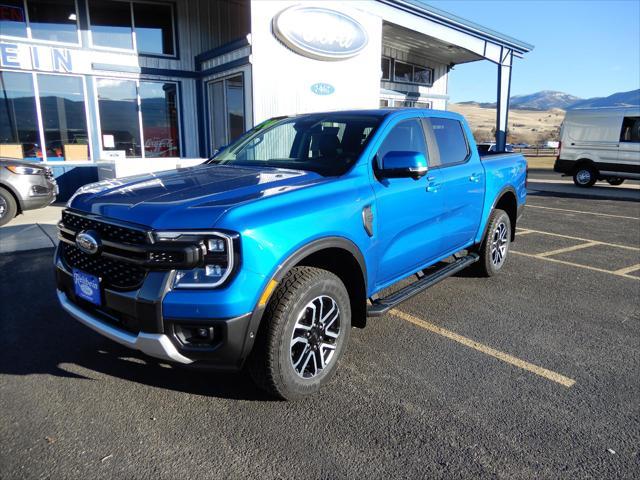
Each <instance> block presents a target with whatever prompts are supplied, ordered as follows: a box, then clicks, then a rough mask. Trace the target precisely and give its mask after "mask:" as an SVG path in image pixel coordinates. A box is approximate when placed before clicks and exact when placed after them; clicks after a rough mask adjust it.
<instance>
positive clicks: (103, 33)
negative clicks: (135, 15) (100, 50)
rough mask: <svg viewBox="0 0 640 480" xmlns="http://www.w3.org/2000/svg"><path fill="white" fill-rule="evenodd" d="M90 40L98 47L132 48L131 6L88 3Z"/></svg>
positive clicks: (95, 0)
mask: <svg viewBox="0 0 640 480" xmlns="http://www.w3.org/2000/svg"><path fill="white" fill-rule="evenodd" d="M89 17H90V20H91V40H92V42H93V44H94V45H97V46H100V47H110V48H123V49H127V50H131V49H132V48H133V36H132V32H133V25H132V23H131V5H130V4H129V3H128V2H114V1H111V0H92V1H91V2H89Z"/></svg>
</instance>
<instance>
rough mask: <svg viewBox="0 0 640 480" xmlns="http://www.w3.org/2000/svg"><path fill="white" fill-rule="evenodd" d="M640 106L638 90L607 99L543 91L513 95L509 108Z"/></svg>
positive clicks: (469, 103)
mask: <svg viewBox="0 0 640 480" xmlns="http://www.w3.org/2000/svg"><path fill="white" fill-rule="evenodd" d="M461 105H477V106H480V107H483V108H495V107H496V104H495V103H480V102H461ZM632 105H640V88H639V89H637V90H631V91H630V92H618V93H614V94H613V95H609V96H608V97H595V98H586V99H585V98H579V97H575V96H573V95H570V94H568V93H564V92H556V91H553V90H543V91H541V92H537V93H531V94H529V95H515V96H513V97H511V100H510V108H511V109H514V110H541V111H542V110H551V109H553V108H560V109H562V110H572V109H574V108H594V107H627V106H632Z"/></svg>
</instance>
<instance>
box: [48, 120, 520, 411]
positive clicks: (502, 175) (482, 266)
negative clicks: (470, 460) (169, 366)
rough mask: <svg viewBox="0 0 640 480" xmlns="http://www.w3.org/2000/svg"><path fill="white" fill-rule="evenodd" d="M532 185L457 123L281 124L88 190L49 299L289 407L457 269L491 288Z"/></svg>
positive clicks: (147, 348)
mask: <svg viewBox="0 0 640 480" xmlns="http://www.w3.org/2000/svg"><path fill="white" fill-rule="evenodd" d="M525 182H526V161H525V159H524V158H523V157H522V156H521V155H519V154H496V155H490V156H487V157H482V158H481V157H480V156H479V155H478V152H477V148H476V144H475V142H474V140H473V136H472V135H471V131H470V129H469V126H468V125H467V123H466V121H465V120H464V118H463V117H461V116H460V115H457V114H455V113H450V112H444V111H434V110H418V109H407V110H365V111H345V112H332V113H313V114H304V115H299V116H293V117H281V118H275V119H272V120H269V121H266V122H264V123H262V124H260V125H259V126H257V127H255V128H254V129H253V130H251V131H249V132H247V133H246V134H244V135H243V136H242V137H240V138H239V139H238V140H237V141H235V142H234V143H232V144H231V145H229V146H228V147H227V148H225V149H224V150H223V151H221V152H220V153H218V154H217V155H216V156H215V157H213V158H212V159H210V160H209V161H206V162H205V163H204V164H202V165H199V166H196V167H192V168H184V169H178V170H173V171H167V172H160V173H154V174H147V175H141V176H136V177H130V178H123V179H115V180H108V181H103V182H99V183H95V184H90V185H87V186H85V187H82V188H80V189H79V190H78V191H77V192H76V193H75V194H74V196H73V197H72V198H71V199H70V201H69V203H68V206H67V208H66V209H65V210H64V211H63V212H62V219H61V221H60V223H59V238H60V243H59V246H58V249H57V252H56V259H55V265H56V280H57V289H58V292H57V294H58V298H59V300H60V303H61V305H62V307H63V308H64V309H65V310H66V311H67V312H68V313H69V314H70V315H71V316H72V317H75V318H76V319H77V320H79V321H80V322H81V323H83V324H85V325H86V326H88V327H90V328H92V329H93V330H95V331H97V332H98V333H100V334H102V335H104V336H105V337H107V338H110V339H111V340H113V341H115V342H118V343H120V344H122V345H125V346H127V347H130V348H133V349H137V350H140V351H142V352H144V353H146V354H148V355H150V356H152V357H156V358H158V359H161V360H163V361H166V362H172V363H175V364H183V365H194V366H203V367H209V368H215V369H220V370H227V371H237V370H240V369H242V368H244V367H246V368H247V369H248V371H249V372H250V374H251V376H252V377H253V379H254V380H255V381H256V383H257V384H258V385H259V386H261V387H262V388H264V389H265V390H267V391H268V392H270V393H272V394H273V395H275V396H278V397H282V398H285V399H297V398H301V397H305V396H307V395H309V394H312V393H314V392H316V391H318V390H319V389H320V388H321V387H322V386H323V385H324V384H326V383H327V382H328V381H329V380H330V379H331V378H332V376H333V375H334V374H335V371H336V368H337V366H338V362H339V360H340V358H341V357H342V356H343V355H344V352H345V350H346V348H347V344H348V342H349V334H350V330H351V328H352V327H359V328H362V327H365V324H366V321H367V317H377V316H382V315H384V314H385V313H386V312H388V311H389V310H390V309H391V308H393V307H395V306H396V305H398V304H399V303H400V302H402V301H404V300H406V299H408V298H410V297H412V296H413V295H416V294H417V293H419V292H421V291H423V290H425V289H426V288H428V287H430V286H432V285H434V284H435V283H437V282H439V281H441V280H443V279H445V278H447V277H449V276H451V275H453V274H455V273H456V272H459V271H460V270H462V269H465V268H473V269H474V270H475V271H476V273H477V274H479V275H484V276H492V275H495V274H497V273H499V272H500V271H501V270H502V269H503V268H504V265H505V261H506V259H507V255H508V253H509V245H510V242H512V241H513V240H514V237H515V232H516V222H517V220H518V218H519V216H520V214H521V212H522V210H523V207H524V204H525V199H526V189H525ZM414 277H415V279H414V281H413V282H412V283H410V284H408V285H407V286H404V287H403V288H401V289H400V290H397V291H395V292H394V293H392V294H390V295H386V296H385V295H383V294H384V290H385V289H387V287H390V286H393V285H394V284H396V283H397V282H399V281H401V280H405V279H408V278H414Z"/></svg>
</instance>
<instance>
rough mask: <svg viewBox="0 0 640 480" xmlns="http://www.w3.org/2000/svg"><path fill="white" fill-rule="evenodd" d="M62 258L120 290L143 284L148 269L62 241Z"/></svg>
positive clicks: (68, 263) (109, 286)
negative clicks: (83, 249) (87, 252)
mask: <svg viewBox="0 0 640 480" xmlns="http://www.w3.org/2000/svg"><path fill="white" fill-rule="evenodd" d="M62 253H63V255H62V258H63V260H64V262H65V263H66V265H67V267H69V268H77V269H78V270H82V271H83V272H87V273H90V274H91V275H95V276H97V277H100V278H101V279H102V285H103V286H105V287H107V288H114V289H118V290H133V289H135V288H138V287H140V286H141V285H142V282H143V280H144V277H145V275H146V274H147V270H146V269H145V268H142V267H139V266H137V265H133V264H131V263H127V262H120V261H117V260H111V259H109V258H105V257H103V256H102V255H97V256H96V255H88V254H86V253H84V252H83V251H81V250H80V249H79V248H77V247H76V246H74V245H71V244H69V243H62Z"/></svg>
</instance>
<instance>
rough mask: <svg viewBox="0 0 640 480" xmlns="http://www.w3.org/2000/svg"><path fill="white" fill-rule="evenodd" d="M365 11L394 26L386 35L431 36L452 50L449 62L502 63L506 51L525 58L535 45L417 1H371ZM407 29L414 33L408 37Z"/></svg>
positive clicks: (407, 38)
mask: <svg viewBox="0 0 640 480" xmlns="http://www.w3.org/2000/svg"><path fill="white" fill-rule="evenodd" d="M360 8H362V7H360ZM366 9H367V11H369V12H372V13H374V14H376V15H378V16H379V17H381V18H382V20H383V21H384V22H385V24H392V26H390V27H389V26H387V25H385V29H386V31H387V32H389V29H390V28H391V29H395V28H398V27H400V28H402V29H404V30H405V32H404V35H403V40H405V39H406V40H409V41H413V40H416V39H417V38H418V37H419V36H420V34H421V35H425V36H426V37H429V40H426V39H423V42H432V43H433V44H437V45H439V46H440V47H442V48H444V49H445V50H443V51H445V52H446V51H447V50H449V51H450V52H451V55H449V54H447V55H445V57H451V61H450V62H448V63H453V64H456V63H466V62H473V61H477V60H483V59H484V60H489V61H492V62H494V63H497V64H502V63H504V59H505V53H506V52H508V53H510V54H511V55H513V56H516V57H522V55H524V54H525V53H527V52H530V51H531V50H532V49H533V45H530V44H528V43H525V42H522V41H520V40H517V39H515V38H512V37H509V36H507V35H503V34H501V33H498V32H496V31H494V30H491V29H488V28H485V27H483V26H481V25H478V24H476V23H473V22H470V21H468V20H465V19H463V18H460V17H457V16H455V15H451V14H449V13H447V12H444V11H442V10H439V9H436V8H434V7H430V6H428V5H426V4H424V3H422V2H420V1H418V0H368V1H367V2H366ZM406 30H408V31H411V32H413V33H414V34H413V35H407V32H406ZM398 31H399V30H398ZM416 33H417V34H418V35H417V36H416V35H415V34H416ZM436 42H437V43H436ZM511 55H509V56H511ZM445 59H446V58H445Z"/></svg>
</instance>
